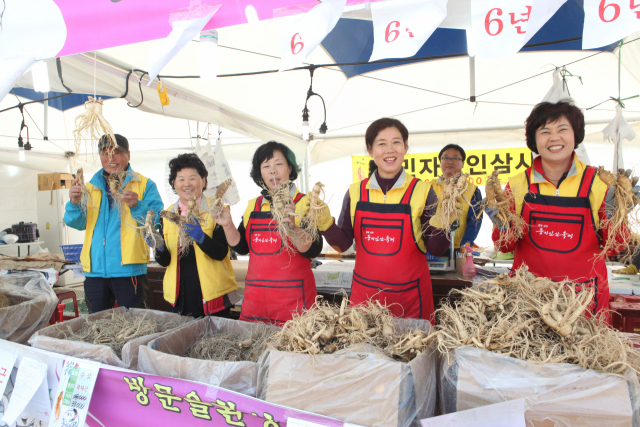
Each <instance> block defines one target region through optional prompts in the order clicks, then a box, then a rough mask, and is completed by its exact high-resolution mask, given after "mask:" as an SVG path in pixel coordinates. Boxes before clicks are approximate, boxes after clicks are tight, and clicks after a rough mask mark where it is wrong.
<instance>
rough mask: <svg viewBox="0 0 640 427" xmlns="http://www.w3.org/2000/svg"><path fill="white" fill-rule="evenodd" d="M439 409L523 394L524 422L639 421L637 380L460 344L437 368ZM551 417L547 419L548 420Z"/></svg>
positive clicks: (604, 425) (602, 424) (602, 426)
mask: <svg viewBox="0 0 640 427" xmlns="http://www.w3.org/2000/svg"><path fill="white" fill-rule="evenodd" d="M440 381H441V384H440V410H441V411H442V413H443V414H448V413H451V412H456V411H464V410H465V409H471V408H477V407H480V406H485V405H491V404H494V403H500V402H506V401H509V400H513V399H520V398H524V399H525V400H526V404H525V409H526V412H525V419H526V422H527V426H540V425H545V426H546V425H550V426H553V425H555V426H556V427H560V426H562V427H570V426H577V425H580V426H593V427H596V426H598V427H613V426H629V425H630V424H631V422H632V417H633V425H634V426H636V427H637V426H638V421H639V412H638V410H639V409H640V394H639V393H638V392H639V391H640V385H639V384H638V378H637V376H636V374H635V373H631V372H629V373H628V374H627V375H626V377H625V378H620V377H616V376H613V375H607V374H601V373H598V372H595V371H592V370H588V369H584V368H581V367H580V366H576V365H571V364H568V363H549V364H544V365H535V364H533V363H530V362H525V361H523V360H519V359H514V358H511V357H506V356H503V355H500V354H496V353H492V352H489V351H487V350H481V349H478V348H475V347H459V348H457V349H456V350H455V352H454V354H453V356H452V358H451V360H447V358H446V357H443V362H442V368H441V371H440ZM549 422H551V423H550V424H547V423H549Z"/></svg>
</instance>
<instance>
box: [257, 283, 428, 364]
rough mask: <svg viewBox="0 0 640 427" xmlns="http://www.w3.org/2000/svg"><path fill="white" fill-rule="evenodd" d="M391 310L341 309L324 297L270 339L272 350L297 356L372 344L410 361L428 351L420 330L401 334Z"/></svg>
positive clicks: (369, 306) (372, 305)
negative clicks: (297, 354) (296, 354)
mask: <svg viewBox="0 0 640 427" xmlns="http://www.w3.org/2000/svg"><path fill="white" fill-rule="evenodd" d="M393 319H394V318H393V316H392V315H391V312H390V311H389V308H388V307H387V306H385V305H383V304H381V303H380V302H379V301H368V302H366V303H364V304H359V305H356V306H350V305H349V301H348V299H347V297H346V295H345V296H344V297H343V300H342V304H341V305H340V306H337V305H331V304H329V303H328V302H327V301H325V300H324V299H323V298H322V297H321V296H318V297H317V298H316V302H315V304H314V305H313V306H312V307H311V308H310V309H309V310H307V311H305V312H304V313H303V314H298V315H294V318H293V319H291V320H289V321H287V322H286V323H285V324H284V326H283V327H282V330H281V331H279V332H278V333H276V334H275V335H274V336H273V337H272V338H271V340H270V343H269V347H270V348H273V349H276V350H280V351H288V352H293V353H305V354H311V355H316V354H332V353H335V352H336V351H340V350H346V349H349V348H350V347H352V346H354V345H356V344H369V345H371V346H372V347H373V348H374V349H376V350H379V351H380V352H382V353H383V354H385V355H386V356H388V357H391V358H393V359H395V360H399V361H402V362H408V361H410V360H412V359H413V358H415V357H416V356H417V355H419V354H420V353H422V352H423V351H425V348H426V344H425V342H426V339H427V334H426V332H425V331H422V330H420V329H411V330H409V331H406V332H400V331H399V328H398V326H397V324H396V323H394V321H393Z"/></svg>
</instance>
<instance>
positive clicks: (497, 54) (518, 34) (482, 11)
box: [471, 0, 533, 58]
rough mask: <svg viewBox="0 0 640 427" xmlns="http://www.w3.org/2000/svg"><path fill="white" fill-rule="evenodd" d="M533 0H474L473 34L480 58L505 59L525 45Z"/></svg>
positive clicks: (472, 10) (472, 11)
mask: <svg viewBox="0 0 640 427" xmlns="http://www.w3.org/2000/svg"><path fill="white" fill-rule="evenodd" d="M532 9H533V0H473V1H472V2H471V14H472V15H471V21H472V25H473V29H472V33H473V37H474V38H475V45H476V52H475V53H476V56H477V57H478V58H504V57H507V56H510V55H513V54H515V53H517V52H518V51H519V50H520V48H522V46H523V45H524V40H525V35H526V34H527V23H528V22H529V17H530V16H531V11H532Z"/></svg>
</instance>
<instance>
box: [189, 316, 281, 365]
mask: <svg viewBox="0 0 640 427" xmlns="http://www.w3.org/2000/svg"><path fill="white" fill-rule="evenodd" d="M275 333H276V330H275V329H274V327H273V325H269V324H266V323H252V324H251V331H247V332H246V333H243V334H240V335H238V334H233V333H217V334H213V335H203V336H202V337H200V338H199V339H198V340H196V341H194V342H192V343H191V344H190V345H189V347H188V348H187V351H186V357H190V358H192V359H202V360H216V361H226V362H245V361H246V362H257V361H258V359H259V358H260V355H262V353H263V352H264V351H265V349H266V348H267V342H268V340H269V339H270V338H271V336H272V335H274V334H275Z"/></svg>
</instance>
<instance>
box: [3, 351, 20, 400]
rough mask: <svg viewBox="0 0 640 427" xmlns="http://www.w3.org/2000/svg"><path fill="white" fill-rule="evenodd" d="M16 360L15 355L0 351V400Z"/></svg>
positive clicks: (16, 356)
mask: <svg viewBox="0 0 640 427" xmlns="http://www.w3.org/2000/svg"><path fill="white" fill-rule="evenodd" d="M17 358H18V355H17V354H13V353H9V352H8V351H6V350H0V398H2V396H3V395H4V390H5V388H7V383H8V382H9V377H10V376H11V371H12V370H13V365H15V363H16V359H17Z"/></svg>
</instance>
